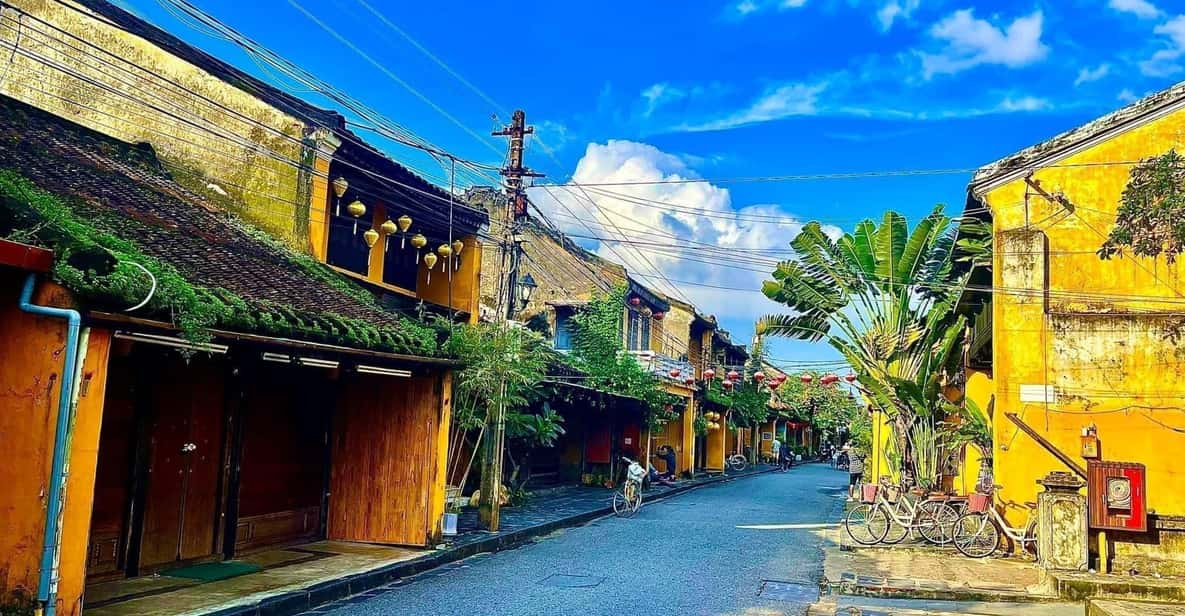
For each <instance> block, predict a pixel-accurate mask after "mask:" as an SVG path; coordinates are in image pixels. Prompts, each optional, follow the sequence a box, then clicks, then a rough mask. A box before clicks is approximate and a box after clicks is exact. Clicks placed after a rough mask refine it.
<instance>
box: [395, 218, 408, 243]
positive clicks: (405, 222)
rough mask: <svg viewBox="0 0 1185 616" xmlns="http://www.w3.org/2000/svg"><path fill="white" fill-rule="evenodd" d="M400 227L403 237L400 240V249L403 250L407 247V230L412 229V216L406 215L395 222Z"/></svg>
mask: <svg viewBox="0 0 1185 616" xmlns="http://www.w3.org/2000/svg"><path fill="white" fill-rule="evenodd" d="M395 223H396V224H398V225H399V234H400V235H402V236H403V237H401V238H399V249H400V250H403V249H404V248H406V247H407V230H408V229H410V228H411V216H408V215H407V214H404V215H402V216H400V217H399V218H398V219H396V220H395Z"/></svg>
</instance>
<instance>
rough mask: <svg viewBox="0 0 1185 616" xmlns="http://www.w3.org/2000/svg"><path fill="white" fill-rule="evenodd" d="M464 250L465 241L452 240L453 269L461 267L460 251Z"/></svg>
mask: <svg viewBox="0 0 1185 616" xmlns="http://www.w3.org/2000/svg"><path fill="white" fill-rule="evenodd" d="M462 250H465V242H462V241H461V240H453V271H456V270H458V269H461V251H462Z"/></svg>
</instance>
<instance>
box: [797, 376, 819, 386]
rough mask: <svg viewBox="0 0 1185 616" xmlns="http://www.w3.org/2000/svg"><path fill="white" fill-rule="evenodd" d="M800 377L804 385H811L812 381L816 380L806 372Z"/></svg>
mask: <svg viewBox="0 0 1185 616" xmlns="http://www.w3.org/2000/svg"><path fill="white" fill-rule="evenodd" d="M799 379H800V380H801V381H802V382H803V384H804V385H810V384H811V381H813V380H815V377H813V376H811V375H809V374H804V375H802V376H801V377H799Z"/></svg>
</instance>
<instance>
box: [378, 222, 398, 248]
mask: <svg viewBox="0 0 1185 616" xmlns="http://www.w3.org/2000/svg"><path fill="white" fill-rule="evenodd" d="M379 228H381V229H382V230H383V252H387V249H389V248H391V234H392V233H395V231H397V230H398V228H397V227H396V226H395V223H393V222H391V219H390V218H388V219H387V220H386V221H384V222H383V224H382V225H380V226H379Z"/></svg>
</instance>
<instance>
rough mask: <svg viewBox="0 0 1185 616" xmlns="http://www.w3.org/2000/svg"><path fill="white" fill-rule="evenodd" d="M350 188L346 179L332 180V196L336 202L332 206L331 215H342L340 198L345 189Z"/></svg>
mask: <svg viewBox="0 0 1185 616" xmlns="http://www.w3.org/2000/svg"><path fill="white" fill-rule="evenodd" d="M349 187H350V183H349V182H347V181H346V178H343V177H338V178H336V179H334V180H333V194H334V196H336V197H337V202H336V203H335V204H334V206H333V215H334V216H341V215H342V196H344V195H345V194H346V189H347V188H349Z"/></svg>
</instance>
